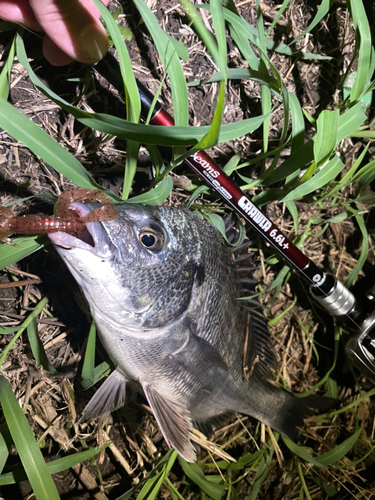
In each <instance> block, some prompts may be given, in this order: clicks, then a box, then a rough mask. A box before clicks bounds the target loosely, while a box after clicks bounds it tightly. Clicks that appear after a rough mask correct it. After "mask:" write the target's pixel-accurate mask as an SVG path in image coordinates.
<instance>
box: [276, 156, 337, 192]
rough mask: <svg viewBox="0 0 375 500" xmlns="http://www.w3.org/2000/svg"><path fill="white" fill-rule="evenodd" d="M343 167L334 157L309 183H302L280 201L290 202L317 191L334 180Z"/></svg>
mask: <svg viewBox="0 0 375 500" xmlns="http://www.w3.org/2000/svg"><path fill="white" fill-rule="evenodd" d="M344 167H345V165H344V164H343V162H342V161H341V159H340V158H339V157H338V156H336V155H335V156H334V157H333V158H332V160H330V161H329V162H328V163H327V165H324V167H323V168H322V169H321V170H320V171H319V172H318V173H317V174H315V175H314V176H313V177H312V178H311V179H310V180H309V181H306V182H304V183H303V184H302V185H301V186H298V187H296V188H295V189H293V190H292V191H291V192H290V193H288V194H287V195H286V196H285V197H284V198H283V199H282V200H281V201H284V202H285V201H290V200H296V199H298V198H302V197H303V196H306V195H307V194H310V193H313V192H314V191H316V190H317V189H320V188H322V187H323V186H325V185H326V184H328V183H329V182H330V181H331V180H332V179H334V178H335V177H336V176H337V175H339V173H340V172H341V171H342V170H343V168H344Z"/></svg>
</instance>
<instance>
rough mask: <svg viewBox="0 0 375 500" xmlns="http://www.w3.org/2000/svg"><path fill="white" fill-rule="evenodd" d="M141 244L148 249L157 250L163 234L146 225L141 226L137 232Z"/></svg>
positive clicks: (161, 243) (160, 244) (161, 242)
mask: <svg viewBox="0 0 375 500" xmlns="http://www.w3.org/2000/svg"><path fill="white" fill-rule="evenodd" d="M138 238H139V241H140V243H141V245H142V246H143V247H145V248H147V249H148V250H153V251H158V250H160V249H161V247H162V245H163V240H164V239H163V236H162V235H161V234H158V233H157V232H156V231H155V230H153V229H151V228H149V227H147V228H142V229H141V231H140V232H139V234H138Z"/></svg>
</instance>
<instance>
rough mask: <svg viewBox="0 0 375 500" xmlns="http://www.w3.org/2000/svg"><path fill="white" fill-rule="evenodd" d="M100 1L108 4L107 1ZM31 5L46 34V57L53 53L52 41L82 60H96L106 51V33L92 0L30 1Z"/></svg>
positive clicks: (89, 62) (84, 61)
mask: <svg viewBox="0 0 375 500" xmlns="http://www.w3.org/2000/svg"><path fill="white" fill-rule="evenodd" d="M103 3H104V4H105V5H107V4H108V3H109V0H104V1H103ZM30 5H31V7H32V9H33V11H34V14H35V17H36V19H37V20H38V22H39V24H40V25H41V26H42V28H43V30H44V31H45V32H46V34H47V35H48V38H49V41H48V43H47V46H46V47H45V48H47V49H48V50H47V51H46V54H45V55H46V56H47V58H48V59H50V60H51V53H52V52H53V50H52V44H51V41H52V42H53V44H55V45H57V47H58V48H59V49H60V51H62V52H63V53H65V54H66V55H67V56H69V57H71V58H72V59H76V60H77V61H79V62H82V63H88V64H92V63H94V62H97V61H99V60H100V59H101V58H102V57H103V56H104V55H105V53H106V52H107V50H108V38H107V34H106V32H105V29H104V27H103V26H102V24H101V22H100V20H99V18H100V14H99V11H98V9H97V8H96V7H95V5H94V4H93V3H92V2H91V0H80V1H79V0H30ZM51 51H52V52H51ZM57 52H59V51H57ZM52 58H53V57H52ZM51 62H53V61H51Z"/></svg>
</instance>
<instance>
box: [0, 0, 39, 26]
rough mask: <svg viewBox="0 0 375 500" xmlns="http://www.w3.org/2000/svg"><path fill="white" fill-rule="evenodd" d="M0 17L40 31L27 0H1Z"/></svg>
mask: <svg viewBox="0 0 375 500" xmlns="http://www.w3.org/2000/svg"><path fill="white" fill-rule="evenodd" d="M0 19H4V21H10V22H11V23H17V24H23V25H24V26H27V27H28V28H30V29H32V30H36V31H42V28H41V27H40V24H39V23H38V21H37V20H36V17H35V16H34V12H33V10H32V8H31V7H30V4H29V2H28V0H1V1H0Z"/></svg>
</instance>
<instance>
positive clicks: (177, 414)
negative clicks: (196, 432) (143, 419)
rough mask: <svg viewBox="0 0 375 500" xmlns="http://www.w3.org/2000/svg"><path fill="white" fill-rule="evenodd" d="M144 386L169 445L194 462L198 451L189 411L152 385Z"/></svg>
mask: <svg viewBox="0 0 375 500" xmlns="http://www.w3.org/2000/svg"><path fill="white" fill-rule="evenodd" d="M142 387H143V390H144V392H145V395H146V398H147V401H148V402H149V405H150V406H151V409H152V411H153V413H154V416H155V419H156V421H157V423H158V425H159V427H160V430H161V432H162V434H163V436H164V439H165V440H166V442H167V444H168V446H172V447H173V448H174V449H175V450H176V451H177V452H178V453H179V454H180V455H181V457H182V458H183V459H184V460H186V461H187V462H194V460H195V458H196V452H195V449H194V446H193V444H192V442H191V440H190V429H191V428H192V424H191V420H190V415H189V412H188V411H187V410H186V409H185V408H183V407H182V406H181V405H180V404H178V403H175V402H174V401H171V400H169V399H167V398H165V397H164V396H162V395H161V394H160V393H159V392H157V391H156V390H155V389H154V388H153V387H152V386H151V385H149V384H142Z"/></svg>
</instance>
